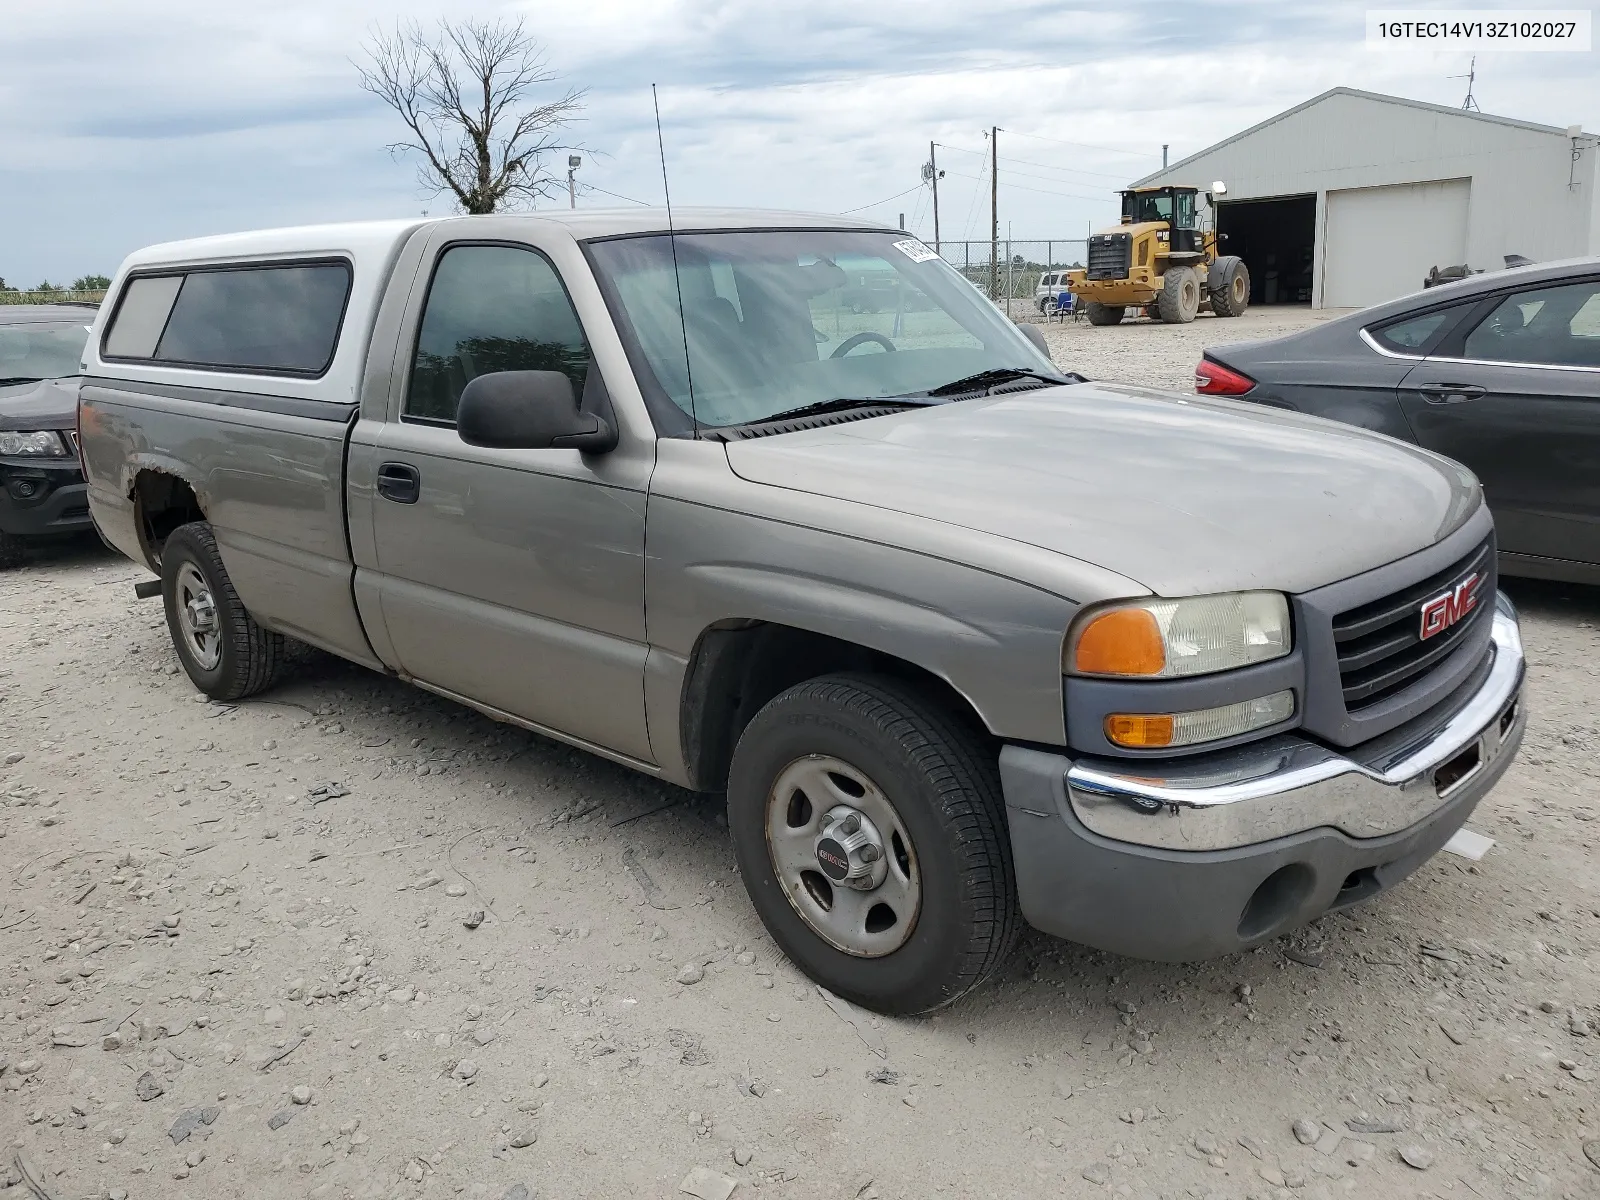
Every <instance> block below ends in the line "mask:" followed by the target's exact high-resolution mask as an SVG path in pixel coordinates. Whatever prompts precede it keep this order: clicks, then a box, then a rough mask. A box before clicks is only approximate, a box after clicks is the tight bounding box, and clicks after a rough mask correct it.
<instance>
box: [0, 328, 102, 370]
mask: <svg viewBox="0 0 1600 1200" xmlns="http://www.w3.org/2000/svg"><path fill="white" fill-rule="evenodd" d="M88 340H89V327H88V325H86V324H84V323H83V322H67V321H63V322H60V323H59V324H58V323H56V322H54V321H30V322H28V323H27V324H17V325H0V385H3V384H5V383H7V382H13V383H21V382H32V381H33V380H36V379H64V378H66V377H67V376H69V375H76V374H77V373H78V364H79V362H80V361H81V360H82V359H83V347H84V343H85V342H87V341H88Z"/></svg>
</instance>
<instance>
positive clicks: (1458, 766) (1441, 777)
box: [1433, 742, 1483, 796]
mask: <svg viewBox="0 0 1600 1200" xmlns="http://www.w3.org/2000/svg"><path fill="white" fill-rule="evenodd" d="M1482 765H1483V747H1482V745H1481V744H1480V743H1478V742H1473V743H1472V745H1470V746H1468V747H1467V748H1466V749H1465V750H1462V751H1460V752H1459V753H1458V754H1457V755H1456V756H1455V757H1454V758H1452V759H1450V761H1449V762H1447V763H1445V764H1444V766H1442V767H1439V768H1438V769H1437V770H1435V771H1434V773H1433V786H1434V787H1435V788H1436V789H1437V790H1438V792H1439V795H1441V796H1448V795H1449V794H1450V792H1451V791H1452V790H1453V789H1454V788H1457V787H1459V786H1460V785H1461V784H1463V783H1465V782H1466V780H1467V779H1468V777H1470V776H1471V775H1472V774H1474V773H1475V772H1476V771H1477V769H1478V768H1479V767H1480V766H1482Z"/></svg>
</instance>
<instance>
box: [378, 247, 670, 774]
mask: <svg viewBox="0 0 1600 1200" xmlns="http://www.w3.org/2000/svg"><path fill="white" fill-rule="evenodd" d="M482 220H483V222H484V224H483V225H482V226H480V230H481V231H482V232H481V233H480V236H479V237H478V238H474V239H471V240H467V239H463V238H461V236H460V227H459V226H458V225H447V226H445V227H443V229H442V231H441V233H440V234H439V235H438V236H439V238H440V241H439V242H438V243H437V244H435V245H434V246H433V247H430V261H428V262H425V263H424V267H423V275H422V278H423V279H426V280H427V283H426V287H425V289H424V288H423V287H420V286H419V288H418V289H417V290H418V297H416V298H414V299H413V300H412V302H411V303H412V308H411V311H410V312H409V313H408V316H407V320H406V327H405V328H406V330H408V331H409V332H408V333H404V334H403V335H402V350H401V359H402V363H403V366H402V368H401V369H402V370H403V371H405V373H406V377H405V379H404V380H403V382H402V383H401V384H400V385H399V387H398V389H397V390H398V392H399V394H398V396H397V397H395V399H394V400H391V403H392V404H396V405H397V409H398V411H396V412H393V413H392V415H391V417H390V419H389V420H388V421H387V422H386V423H385V424H384V425H383V427H382V429H381V432H380V433H379V434H378V437H377V442H376V446H375V447H373V448H372V449H371V450H370V451H367V452H364V453H363V460H364V461H367V462H368V463H370V466H369V467H368V469H369V470H371V471H373V472H374V479H373V481H372V482H373V491H374V496H373V499H372V501H371V511H372V534H373V542H374V547H375V554H376V558H377V566H378V572H377V576H376V585H377V590H378V596H379V602H380V605H381V609H382V614H383V626H384V632H385V634H386V636H387V638H388V640H389V642H390V643H391V644H392V647H393V655H394V657H395V658H396V659H398V663H399V666H400V668H401V670H402V671H403V672H404V673H405V674H406V675H409V676H411V677H412V678H414V679H415V680H416V681H417V682H418V683H421V684H423V685H425V686H427V687H429V688H430V689H432V690H435V691H439V692H443V693H445V694H447V695H450V696H452V697H454V698H458V699H463V700H466V701H470V702H473V703H476V704H478V705H482V706H487V707H489V708H491V709H493V710H496V711H498V712H500V713H505V714H509V715H511V716H513V717H516V718H518V719H519V720H521V721H523V722H527V723H530V724H533V725H535V726H537V727H539V728H541V729H544V730H547V731H550V732H553V733H557V734H560V735H563V736H565V737H566V738H568V739H569V740H575V741H577V742H579V743H580V744H583V745H586V746H589V747H592V748H600V749H604V750H609V751H611V752H613V753H614V754H617V755H620V756H623V757H625V758H627V759H630V760H634V761H636V762H644V763H648V762H650V761H652V756H651V753H650V747H649V739H648V736H647V731H646V728H645V717H644V661H645V654H646V650H647V646H646V642H645V628H644V518H645V489H646V485H647V483H648V480H649V474H650V469H651V466H652V465H653V463H654V455H655V443H654V440H653V439H651V440H649V441H648V442H646V441H645V440H644V439H641V438H639V437H638V436H637V435H636V434H635V435H632V436H629V435H627V434H626V433H625V434H624V436H623V437H622V439H621V441H620V442H619V444H618V446H617V447H616V449H615V450H613V451H611V452H610V453H607V454H594V455H586V454H583V453H581V452H580V451H578V450H571V449H550V450H504V449H490V448H485V447H479V446H469V445H467V444H466V443H465V442H463V441H462V440H461V438H460V436H459V435H458V434H457V432H456V421H455V417H456V406H457V405H458V404H459V402H460V399H461V392H462V389H463V388H465V386H466V385H467V383H468V382H470V381H471V380H472V379H474V378H476V377H478V376H480V375H484V374H488V373H492V372H495V371H512V370H555V371H561V372H563V373H565V374H566V375H567V376H568V377H569V378H571V379H572V381H573V386H574V390H575V391H576V392H577V393H578V394H579V395H581V396H582V397H583V402H584V404H585V405H598V404H603V403H607V404H608V401H606V400H604V398H603V394H604V390H605V389H604V381H603V379H602V378H601V375H600V368H599V367H598V365H597V364H596V363H595V361H594V358H593V354H592V351H591V349H590V343H589V338H588V336H587V335H586V333H585V330H584V325H583V321H582V320H580V318H579V316H578V312H577V309H576V307H575V306H574V304H573V301H572V296H571V294H570V292H569V289H568V287H567V285H566V282H565V281H564V280H563V278H562V275H561V273H560V271H558V269H557V267H556V265H555V261H554V257H553V256H554V255H555V254H556V253H559V252H561V250H562V247H560V246H553V247H552V248H551V252H550V253H546V252H545V251H544V250H543V249H541V247H540V245H539V244H538V240H537V238H538V235H537V234H534V235H532V236H529V235H527V234H523V230H524V229H525V226H522V225H521V224H520V223H519V224H518V226H517V227H516V233H518V234H522V236H508V237H506V238H505V239H504V240H495V241H488V240H484V235H487V234H489V233H490V231H491V230H493V229H495V228H496V227H497V225H496V223H493V222H492V219H490V218H483V219H482ZM509 226H510V223H509V222H507V223H499V224H498V227H499V228H502V229H507V228H508V227H509ZM451 235H454V237H453V238H451ZM446 239H450V240H446ZM568 269H570V270H581V269H584V268H582V266H581V260H579V262H578V263H576V264H571V265H570V266H569V268H568ZM591 290H592V288H591Z"/></svg>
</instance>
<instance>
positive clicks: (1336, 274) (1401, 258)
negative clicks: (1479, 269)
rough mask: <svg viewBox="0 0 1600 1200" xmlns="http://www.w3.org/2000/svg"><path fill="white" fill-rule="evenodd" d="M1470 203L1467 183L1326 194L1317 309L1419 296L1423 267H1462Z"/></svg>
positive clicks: (1404, 185)
mask: <svg viewBox="0 0 1600 1200" xmlns="http://www.w3.org/2000/svg"><path fill="white" fill-rule="evenodd" d="M1471 195H1472V181H1471V180H1468V179H1443V180H1439V181H1437V182H1434V183H1402V184H1396V185H1394V186H1391V187H1372V188H1351V189H1349V190H1347V191H1337V192H1329V193H1328V223H1327V234H1326V236H1325V237H1324V239H1323V284H1322V303H1323V306H1324V307H1326V308H1365V307H1367V306H1368V305H1369V304H1381V303H1383V301H1385V300H1393V299H1394V298H1395V297H1396V296H1405V295H1409V294H1410V293H1411V292H1415V291H1418V290H1420V289H1421V287H1422V278H1423V276H1425V275H1426V274H1427V273H1428V268H1429V267H1432V266H1440V267H1446V266H1450V265H1451V264H1452V263H1460V262H1465V261H1466V257H1467V203H1468V200H1469V199H1470V198H1471Z"/></svg>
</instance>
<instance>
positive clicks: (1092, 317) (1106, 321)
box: [1083, 300, 1128, 325]
mask: <svg viewBox="0 0 1600 1200" xmlns="http://www.w3.org/2000/svg"><path fill="white" fill-rule="evenodd" d="M1083 310H1084V312H1085V313H1086V314H1087V315H1088V317H1089V324H1091V325H1120V324H1122V318H1123V316H1124V315H1125V314H1126V313H1127V311H1128V310H1127V309H1126V308H1124V307H1123V306H1122V305H1120V304H1101V303H1100V302H1099V301H1098V300H1090V301H1089V302H1088V303H1087V304H1085V305H1084V307H1083Z"/></svg>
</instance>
